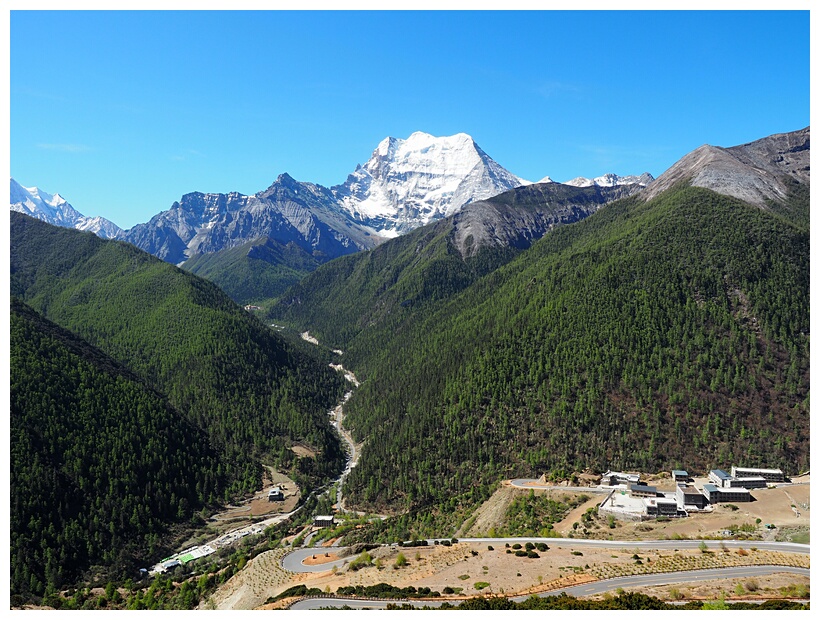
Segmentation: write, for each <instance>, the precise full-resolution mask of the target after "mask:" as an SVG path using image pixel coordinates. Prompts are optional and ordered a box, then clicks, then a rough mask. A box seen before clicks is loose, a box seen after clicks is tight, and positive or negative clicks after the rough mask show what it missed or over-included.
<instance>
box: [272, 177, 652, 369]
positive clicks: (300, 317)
mask: <svg viewBox="0 0 820 620" xmlns="http://www.w3.org/2000/svg"><path fill="white" fill-rule="evenodd" d="M639 189H640V186H639V185H631V186H619V187H597V186H596V187H573V186H570V185H562V184H560V183H538V184H531V185H527V186H524V187H517V188H515V189H513V190H510V191H507V192H504V193H503V194H499V195H498V196H495V197H493V198H490V199H488V200H482V201H478V202H474V203H470V204H467V205H465V206H464V207H463V208H462V209H461V211H460V212H459V213H457V214H455V215H454V216H451V217H449V218H446V219H444V220H440V221H438V222H435V223H432V224H428V225H427V226H423V227H421V228H418V229H416V230H414V231H411V232H409V233H406V234H404V235H402V236H400V237H398V238H396V239H390V240H389V241H386V242H385V243H383V244H382V245H380V246H378V247H376V248H374V249H373V250H370V251H367V252H360V253H358V254H354V255H351V256H345V257H342V258H340V259H337V260H335V261H332V262H330V263H328V264H326V265H323V266H321V267H320V268H319V269H318V270H317V271H316V272H314V273H312V274H310V275H309V276H307V277H306V278H305V279H304V280H302V281H301V282H299V283H298V284H296V285H295V286H293V287H292V288H291V289H289V290H288V291H286V292H285V293H284V294H283V295H282V297H281V298H280V301H279V303H278V304H276V305H275V306H274V307H273V308H272V309H271V312H270V315H271V317H272V318H274V319H276V320H283V321H288V322H291V323H293V324H295V325H298V326H299V327H300V329H310V330H311V331H312V332H313V333H315V334H316V335H317V336H318V337H319V338H320V340H321V341H322V342H323V343H324V344H326V345H329V346H333V347H338V348H342V349H344V350H345V351H346V354H347V352H348V348H349V347H352V348H351V350H350V351H349V355H348V358H347V359H352V360H356V359H358V352H359V350H360V349H361V346H359V345H360V340H361V339H367V340H368V341H369V342H371V343H372V346H377V345H378V342H379V341H380V340H382V339H384V338H389V337H390V334H392V332H393V331H394V330H395V329H396V327H397V326H398V325H401V324H402V323H404V322H406V321H412V320H414V319H413V317H415V316H417V315H418V316H421V315H424V314H426V313H428V312H430V311H431V309H433V308H435V307H436V306H437V304H438V303H440V302H441V300H443V299H446V298H448V297H450V296H452V295H454V294H456V293H458V292H459V291H461V290H463V289H465V288H466V287H468V286H469V285H470V284H471V283H473V282H474V281H475V280H476V279H477V278H479V277H481V276H483V275H485V274H487V273H489V272H491V271H492V270H494V269H496V268H497V267H499V266H500V265H502V264H504V263H505V262H507V261H509V260H510V259H512V258H513V257H514V256H515V255H516V254H517V253H518V252H519V251H520V250H522V249H525V248H528V247H529V246H530V245H531V244H532V243H533V242H534V241H536V240H538V239H540V238H541V237H542V236H543V235H544V234H546V233H547V232H549V231H550V230H553V229H554V228H555V227H557V226H561V225H564V224H569V223H572V222H577V221H579V220H582V219H583V218H585V217H587V216H589V215H590V214H592V213H595V212H596V211H597V210H598V209H599V208H600V207H601V206H602V205H604V204H606V203H607V202H611V201H613V200H615V199H617V198H620V197H622V196H628V195H630V194H632V193H634V192H636V191H638V190H639ZM360 334H361V338H357V337H358V336H359V335H360ZM363 346H364V347H365V348H367V347H369V346H371V345H369V344H367V345H363Z"/></svg>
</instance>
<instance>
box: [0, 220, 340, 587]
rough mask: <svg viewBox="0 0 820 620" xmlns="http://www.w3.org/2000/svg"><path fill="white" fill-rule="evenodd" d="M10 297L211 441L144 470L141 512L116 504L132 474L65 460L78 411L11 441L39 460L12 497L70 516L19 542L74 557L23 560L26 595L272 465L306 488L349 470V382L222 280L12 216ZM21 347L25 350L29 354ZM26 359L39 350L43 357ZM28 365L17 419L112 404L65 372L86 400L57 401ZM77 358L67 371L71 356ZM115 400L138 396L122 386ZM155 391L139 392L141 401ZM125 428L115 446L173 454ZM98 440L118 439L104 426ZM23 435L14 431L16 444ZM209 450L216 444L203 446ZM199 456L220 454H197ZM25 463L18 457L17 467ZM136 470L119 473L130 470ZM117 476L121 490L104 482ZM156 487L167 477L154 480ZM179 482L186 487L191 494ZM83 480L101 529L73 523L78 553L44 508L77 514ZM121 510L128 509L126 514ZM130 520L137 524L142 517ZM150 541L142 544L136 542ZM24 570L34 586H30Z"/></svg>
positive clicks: (16, 384)
mask: <svg viewBox="0 0 820 620" xmlns="http://www.w3.org/2000/svg"><path fill="white" fill-rule="evenodd" d="M11 292H12V295H13V296H16V297H19V298H20V299H22V300H23V301H25V303H26V304H28V305H30V306H31V307H32V308H33V309H34V310H36V311H37V312H38V313H40V314H42V315H43V316H44V317H45V318H46V319H48V320H50V321H52V322H54V323H56V324H57V325H59V326H60V327H62V328H64V329H67V330H70V331H71V332H72V333H73V334H76V335H77V336H78V337H79V338H80V339H82V340H83V341H85V342H87V343H89V344H90V345H91V346H92V347H94V348H96V349H99V350H101V351H102V352H104V353H105V354H106V355H107V356H109V357H110V358H111V359H113V360H116V362H117V363H118V364H119V365H121V366H122V367H124V368H127V371H128V373H130V374H132V375H133V376H135V377H138V378H139V381H140V382H142V383H144V384H145V386H147V388H144V389H145V390H146V392H151V391H153V392H156V393H157V394H156V396H155V399H154V400H155V402H153V401H151V402H153V404H150V403H149V404H150V406H153V407H160V408H161V409H162V407H164V408H165V409H162V410H163V411H165V410H166V409H168V410H169V411H171V410H173V411H175V415H177V416H178V417H179V418H180V419H179V421H178V424H179V425H183V426H184V428H193V429H199V430H197V433H199V435H201V436H202V437H201V438H199V439H198V438H197V437H199V435H193V434H192V435H191V437H190V439H189V441H190V442H191V444H192V445H194V444H196V442H198V441H204V440H205V439H206V440H207V441H206V443H205V444H203V446H201V448H196V450H195V451H194V452H193V453H192V455H191V456H190V458H193V459H194V461H195V463H196V467H198V468H200V471H197V470H196V469H195V470H194V471H192V472H182V471H176V468H173V469H174V470H175V471H174V473H173V474H172V475H171V474H169V475H171V476H172V477H171V479H170V480H164V479H163V478H160V479H159V480H154V479H148V480H146V479H144V478H140V479H138V483H135V484H137V485H138V486H139V485H147V486H142V487H141V488H139V489H137V488H136V487H134V488H133V489H131V490H130V491H129V492H131V493H134V494H135V497H137V496H139V498H140V499H142V498H143V497H144V496H145V495H146V494H147V495H148V496H150V497H152V498H154V499H152V500H151V501H152V502H154V504H155V505H153V504H152V505H148V506H143V508H142V509H141V510H142V511H138V512H137V513H134V502H129V503H127V504H118V505H117V506H114V507H111V506H110V505H109V503H110V501H111V497H113V496H115V495H116V494H117V493H118V492H119V491H124V490H125V486H126V485H127V484H130V483H128V482H127V478H123V480H124V481H125V482H122V484H119V483H118V481H117V478H116V476H114V477H111V476H104V475H102V474H101V473H100V471H93V472H89V469H88V467H90V466H91V465H90V464H83V463H79V464H77V463H75V462H73V461H68V462H65V461H61V460H60V458H62V456H63V455H66V454H68V457H72V458H73V456H74V455H75V453H74V452H73V451H72V450H70V449H69V448H68V447H66V446H67V445H68V444H70V443H71V442H72V441H73V440H74V439H73V437H72V435H71V433H70V432H68V433H61V432H60V429H62V427H61V426H60V425H62V424H69V421H68V420H60V421H56V422H54V424H56V426H55V428H54V429H53V430H52V431H51V432H52V433H53V434H54V435H55V438H49V440H48V441H47V442H45V443H42V442H41V440H40V439H38V438H37V437H36V436H35V437H34V438H32V437H29V438H28V439H24V438H23V436H21V438H20V441H21V442H22V443H21V444H20V447H19V448H17V447H15V450H17V449H19V450H25V451H26V452H27V453H30V456H31V458H33V459H35V460H34V461H32V462H31V463H28V462H26V461H21V462H20V468H19V470H15V471H14V472H13V475H14V476H18V473H19V475H21V476H23V478H19V477H18V478H16V479H17V480H18V481H19V484H18V486H17V487H15V490H14V494H15V496H19V497H20V498H25V497H29V496H34V497H36V498H37V499H36V500H35V501H37V502H43V505H46V504H48V505H52V504H53V511H62V513H60V512H53V511H52V510H51V508H50V509H49V510H47V511H45V512H44V513H43V514H42V515H41V517H40V518H41V521H40V522H39V524H36V525H37V527H36V528H35V529H34V532H35V534H34V535H35V536H36V532H40V531H42V530H46V531H48V532H49V535H48V536H47V537H45V538H42V541H39V540H38V541H31V540H29V539H25V540H26V541H28V542H25V541H23V542H21V545H23V548H26V549H27V547H26V545H28V544H29V543H32V544H33V542H36V543H37V545H39V546H38V547H37V548H41V553H46V550H47V549H52V554H54V553H56V554H60V553H66V554H68V555H67V556H66V557H59V555H58V557H54V558H53V561H52V562H51V566H52V568H53V567H56V566H59V567H62V568H61V570H63V571H64V574H56V573H54V571H53V570H52V571H49V570H46V572H45V573H42V572H40V573H35V572H33V571H32V569H29V573H25V571H24V569H22V568H21V569H20V570H21V571H23V572H20V573H15V574H16V575H17V577H15V579H18V578H19V580H21V581H18V582H15V585H16V587H19V588H20V590H21V591H27V590H26V589H27V588H33V587H35V586H36V587H38V588H39V589H40V590H38V591H42V588H43V587H45V586H46V585H48V584H53V585H57V584H59V583H62V581H61V580H62V579H63V578H67V576H68V574H69V573H76V570H78V569H81V568H87V567H88V563H89V562H96V561H99V560H102V562H103V563H104V564H107V565H110V564H109V563H110V561H111V560H113V559H114V555H112V554H116V553H117V552H116V551H114V550H113V546H116V545H115V544H114V541H115V540H116V541H121V540H122V536H123V535H125V534H127V533H128V532H129V531H131V530H129V529H128V528H129V527H133V528H136V530H135V531H136V532H138V533H139V534H140V535H141V536H148V535H151V536H153V535H156V534H158V533H159V532H160V530H161V524H162V523H166V524H167V523H168V522H173V521H174V520H178V519H183V518H188V517H190V515H191V513H192V511H193V510H195V509H196V510H198V509H200V508H201V507H202V506H205V505H209V506H214V505H216V504H218V503H222V502H225V501H227V500H229V499H231V498H233V497H235V496H237V495H239V494H241V493H245V492H248V491H251V490H255V489H257V488H258V486H259V484H260V482H261V471H262V470H261V464H260V463H261V462H263V461H264V462H267V463H270V464H273V465H275V466H277V467H279V468H282V469H284V470H286V471H288V472H289V473H290V474H291V475H293V476H295V477H296V478H297V480H298V481H299V482H300V483H301V484H302V485H303V489H304V490H309V488H310V487H311V486H315V485H316V484H317V483H319V482H320V481H322V480H326V479H327V478H328V477H329V476H331V475H335V474H336V473H338V472H339V471H340V470H341V468H342V466H343V463H344V453H343V451H342V449H341V446H340V445H339V441H338V438H337V436H336V435H335V434H334V431H333V429H332V427H331V426H330V423H329V420H328V417H327V414H326V412H327V410H328V409H329V408H330V407H332V406H333V405H334V404H335V403H336V401H337V400H338V398H339V397H340V396H341V395H342V393H343V390H344V379H343V378H341V377H340V376H339V375H338V374H337V373H335V372H334V371H333V370H331V369H330V368H328V367H327V365H326V362H320V361H318V360H317V359H315V358H314V357H311V356H310V355H308V354H306V353H305V351H304V350H302V349H300V348H297V347H294V346H292V345H290V344H288V343H286V342H285V341H284V340H282V339H281V338H280V337H278V336H277V335H275V334H274V333H273V332H271V331H270V330H269V329H268V328H266V327H265V326H264V325H263V324H262V323H260V322H259V321H258V320H257V319H255V318H254V317H252V316H251V315H249V314H248V313H246V312H245V311H244V310H242V309H241V308H240V307H238V306H237V305H236V304H235V303H234V302H232V301H231V300H230V299H229V298H228V297H227V296H226V295H225V294H224V293H223V292H222V291H221V290H219V289H218V288H217V287H216V286H214V285H213V284H211V283H209V282H206V281H204V280H202V279H200V278H197V277H195V276H193V275H191V274H188V273H186V272H184V271H182V270H180V269H177V268H176V267H173V266H171V265H168V264H167V263H164V262H162V261H160V260H158V259H155V258H153V257H151V256H149V255H148V254H146V253H144V252H142V251H140V250H138V249H136V248H134V247H133V246H130V245H128V244H125V243H120V242H111V241H104V240H101V239H99V238H98V237H96V236H95V235H93V234H89V233H82V232H78V231H74V230H69V229H64V228H57V227H55V226H51V225H48V224H45V223H43V222H40V221H38V220H35V219H33V218H29V217H28V216H25V215H22V214H18V213H12V214H11ZM25 341H26V338H25V337H20V338H17V339H13V341H12V355H13V357H14V356H17V355H18V353H17V350H18V349H20V350H21V351H22V350H23V349H24V343H25ZM19 355H20V359H23V357H22V353H20V354H19ZM27 355H28V357H34V358H36V352H34V353H31V354H27ZM49 355H51V354H49ZM32 364H33V367H32V366H31V365H26V364H23V365H14V364H13V365H12V400H13V402H17V403H18V405H19V407H20V412H21V415H23V418H21V420H26V419H27V418H26V416H29V415H32V416H33V415H43V416H45V415H46V413H48V415H53V416H58V417H59V414H58V411H60V409H58V408H59V407H62V408H63V409H64V410H65V411H70V412H71V415H72V416H79V420H80V421H78V422H77V424H79V425H80V426H81V428H82V429H83V432H86V433H87V432H89V430H88V429H89V428H90V427H89V426H88V425H89V424H93V423H94V422H93V420H94V419H95V418H96V417H98V416H99V415H101V413H102V412H105V411H107V410H108V407H107V405H106V404H105V401H103V402H102V403H97V402H95V401H94V400H93V398H92V396H95V394H96V390H95V389H90V388H87V387H86V383H85V382H82V381H81V382H80V384H79V385H78V386H74V385H73V383H72V382H76V377H74V375H70V376H69V377H68V378H66V379H63V378H62V376H61V375H60V374H59V373H55V374H54V376H53V380H54V381H55V382H58V384H59V385H62V384H61V383H60V382H63V383H66V387H65V390H66V394H67V395H68V394H69V393H71V391H72V390H73V391H80V392H81V394H80V395H78V396H77V397H76V398H75V397H73V396H71V397H70V398H69V397H68V396H67V400H66V401H65V402H62V401H60V400H59V398H57V397H58V396H59V394H60V393H61V392H62V391H63V388H58V387H55V386H52V384H51V382H50V381H51V375H49V374H47V373H46V374H43V372H42V369H41V368H40V369H39V370H38V368H39V366H38V364H41V362H40V361H35V362H32ZM42 364H46V362H42ZM47 365H51V366H53V365H54V363H53V362H48V364H47ZM68 366H69V368H67V369H66V372H69V370H70V366H71V364H68ZM36 372H39V373H40V374H41V375H42V376H41V378H40V381H39V383H38V382H36V381H34V382H33V381H32V380H31V378H30V377H29V374H32V373H36ZM89 372H90V371H89ZM89 381H90V380H89ZM118 381H119V379H118ZM38 390H40V391H42V392H43V394H51V395H52V396H53V397H54V398H55V400H54V401H53V402H52V401H49V400H47V399H46V400H45V401H43V402H40V401H39V400H38V399H41V398H43V399H44V398H46V397H45V396H41V394H40V391H38ZM55 390H56V391H55ZM99 397H100V398H109V397H104V395H100V396H99ZM110 398H111V399H112V400H114V401H117V402H119V401H122V402H126V401H128V398H126V397H124V396H122V395H120V394H117V395H116V396H111V397H110ZM134 398H135V399H136V396H135V397H134ZM147 398H148V396H144V397H143V396H140V399H142V400H145V399H147ZM30 402H35V403H37V408H35V410H34V411H29V403H30ZM146 402H148V401H146ZM149 404H146V405H145V406H144V407H149ZM43 408H45V409H43ZM35 412H38V413H35ZM133 413H134V410H127V411H121V412H120V413H118V414H116V415H115V416H114V417H115V418H121V417H127V416H128V415H133ZM141 415H142V414H141ZM145 415H147V414H145ZM165 415H166V417H167V415H170V414H167V413H166V414H165ZM46 417H47V416H46ZM111 423H112V424H114V422H111ZM26 424H28V422H26ZM116 424H120V422H116ZM122 424H123V425H125V426H124V429H126V428H129V425H130V424H133V420H131V421H128V422H122ZM34 426H35V427H38V426H39V427H41V428H42V427H43V425H39V424H35V425H34ZM69 429H70V427H68V428H67V429H66V430H69ZM20 432H22V431H20ZM167 432H170V431H167ZM179 432H182V431H179ZM128 433H130V431H128ZM110 434H111V435H112V437H113V436H114V434H115V433H114V431H113V430H112V431H111V432H110ZM57 435H62V436H61V437H57ZM128 436H129V437H130V438H131V439H132V440H133V441H132V442H131V443H128V442H126V444H122V443H121V442H120V439H117V440H116V442H114V439H111V440H110V441H112V442H114V443H112V445H115V446H119V447H122V445H128V446H129V447H130V448H131V450H132V451H133V450H135V449H138V450H147V451H148V454H147V456H146V458H148V459H154V458H159V457H157V456H156V454H155V452H157V451H160V450H168V449H169V448H168V447H167V446H166V445H165V444H162V443H156V445H155V443H154V442H155V441H157V440H156V439H154V440H152V439H151V438H150V437H148V438H147V439H146V440H145V442H146V443H143V442H142V441H140V437H138V436H136V435H134V434H133V433H131V434H130V435H128ZM90 437H91V438H93V435H91V436H90ZM98 439H100V440H101V441H103V440H105V441H109V440H108V439H106V437H105V433H103V434H101V436H100V437H98ZM177 440H179V438H178V437H177V439H175V441H177ZM25 442H28V443H25ZM52 442H58V443H59V447H56V448H55V447H53V446H51V443H52ZM15 443H16V440H13V441H12V444H13V445H14V444H15ZM297 443H298V444H302V445H306V446H309V447H310V448H312V449H313V450H314V451H315V452H316V453H317V457H316V458H311V457H297V456H296V454H295V453H294V452H293V451H292V450H290V448H291V446H293V445H294V444H297ZM82 445H83V449H89V446H88V445H87V444H82ZM182 445H186V444H185V443H183V444H182ZM49 446H51V447H49ZM206 446H207V449H208V451H207V452H203V450H205V447H206ZM106 449H109V450H110V449H115V448H111V447H107V448H106ZM174 449H176V448H174ZM48 450H51V452H48ZM15 454H16V453H15ZM49 454H50V456H49ZM205 455H208V456H207V457H206V456H205ZM119 456H121V457H122V458H126V457H125V456H124V455H119ZM68 457H66V458H68ZM169 458H170V457H169ZM175 458H176V457H175ZM186 458H187V457H186ZM202 459H205V460H211V463H201V462H200V461H202ZM169 462H170V461H169ZM16 463H17V462H16V461H15V460H13V469H14V468H15V467H16V466H17V465H16ZM116 463H118V461H117V460H116V459H113V458H112V461H111V464H112V466H114V464H116ZM122 464H123V465H127V463H122ZM78 467H79V468H84V469H82V477H84V478H87V480H89V481H91V484H93V485H100V484H102V485H104V486H105V488H99V489H98V488H97V486H93V488H87V487H81V486H79V485H80V481H79V480H80V479H79V478H77V476H78V475H79V474H78V472H77V471H76V469H77V468H78ZM31 468H34V471H38V472H39V471H53V472H59V473H52V474H48V477H45V476H42V477H39V478H38V477H37V476H32V475H31V474H30V473H26V472H28V471H29V470H30V469H31ZM128 475H130V474H128V473H123V476H124V477H125V476H128ZM60 476H63V477H65V476H68V477H69V478H71V484H67V485H66V484H55V486H54V487H53V488H52V489H51V490H50V491H49V494H48V495H45V496H43V495H42V493H39V492H38V490H40V491H41V490H42V485H45V484H46V481H48V482H49V483H50V482H55V483H56V482H59V481H63V480H62V478H59V477H60ZM72 476H74V477H73V478H72ZM35 479H36V482H35ZM58 479H59V480H58ZM109 479H110V480H111V481H112V482H111V484H114V486H113V487H110V486H109V483H108V482H106V481H107V480H109ZM192 481H194V482H193V484H192ZM29 483H30V484H35V485H37V486H34V487H33V489H34V490H31V489H29V488H28V487H27V486H26V485H27V484H29ZM83 484H85V483H83ZM159 484H162V485H164V486H162V488H158V485H159ZM183 487H184V489H185V492H182V490H181V489H182V488H183ZM76 488H79V489H80V490H81V491H82V493H81V495H85V494H88V495H89V496H90V501H93V502H95V512H94V513H89V514H85V516H84V518H92V519H93V518H94V516H95V515H96V522H94V527H92V528H88V529H84V528H83V527H79V526H73V527H74V529H73V530H72V536H75V535H76V536H77V537H80V538H82V537H83V536H86V538H82V540H80V541H79V542H76V541H75V542H76V545H79V547H82V548H79V547H78V548H77V549H75V548H74V547H71V546H70V545H69V546H66V545H65V544H62V543H61V546H55V547H51V546H49V545H50V544H51V543H50V541H53V540H55V539H54V536H56V535H57V534H56V533H57V532H58V531H59V529H60V528H59V521H54V519H53V516H52V517H50V516H48V515H58V516H59V515H62V516H61V517H60V518H63V519H68V518H69V517H68V516H67V515H69V513H70V511H71V510H77V509H78V507H77V506H75V504H76V495H77V493H79V491H78V490H75V489H76ZM129 488H130V487H129ZM21 501H22V499H21ZM26 501H28V500H26ZM137 503H138V502H137ZM123 505H124V506H126V508H123V509H121V506H123ZM41 507H42V506H41ZM23 508H24V509H25V510H28V511H29V512H30V513H31V514H35V513H37V510H39V508H38V509H37V510H35V509H34V508H33V506H28V507H27V508H26V507H25V506H24V507H23ZM23 514H27V513H23ZM21 518H23V517H21ZM142 519H145V520H144V521H142ZM169 520H170V521H169ZM132 521H139V524H138V525H133V523H132ZM106 532H107V533H106ZM141 540H142V539H139V538H138V539H136V540H135V544H138V543H140V542H141ZM41 542H42V544H41ZM71 544H72V545H74V544H75V543H71ZM76 545H75V546H76ZM156 545H157V540H156V539H155V538H151V544H150V545H149V547H143V548H142V551H143V552H144V553H143V555H141V556H140V557H141V558H148V552H149V551H150V550H151V547H156ZM23 555H25V554H23ZM43 557H44V556H41V557H40V558H39V559H43ZM13 565H14V566H13V571H14V570H17V569H16V568H15V567H16V565H17V563H16V561H15V560H14V556H13ZM25 565H26V566H30V564H28V563H27V564H25ZM44 568H45V565H44ZM55 570H56V569H55ZM32 575H34V578H33V581H32ZM26 579H28V580H29V581H30V583H28V584H25V583H23V581H25V580H26ZM32 591H34V590H32Z"/></svg>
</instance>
